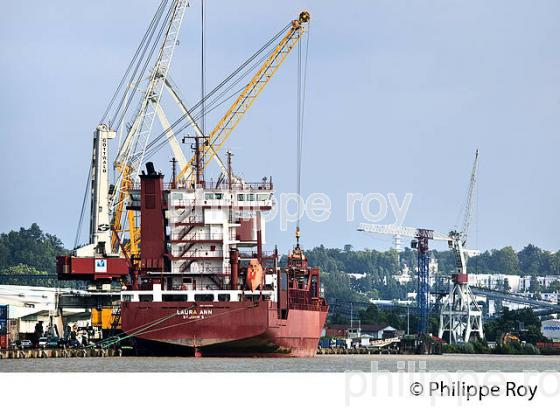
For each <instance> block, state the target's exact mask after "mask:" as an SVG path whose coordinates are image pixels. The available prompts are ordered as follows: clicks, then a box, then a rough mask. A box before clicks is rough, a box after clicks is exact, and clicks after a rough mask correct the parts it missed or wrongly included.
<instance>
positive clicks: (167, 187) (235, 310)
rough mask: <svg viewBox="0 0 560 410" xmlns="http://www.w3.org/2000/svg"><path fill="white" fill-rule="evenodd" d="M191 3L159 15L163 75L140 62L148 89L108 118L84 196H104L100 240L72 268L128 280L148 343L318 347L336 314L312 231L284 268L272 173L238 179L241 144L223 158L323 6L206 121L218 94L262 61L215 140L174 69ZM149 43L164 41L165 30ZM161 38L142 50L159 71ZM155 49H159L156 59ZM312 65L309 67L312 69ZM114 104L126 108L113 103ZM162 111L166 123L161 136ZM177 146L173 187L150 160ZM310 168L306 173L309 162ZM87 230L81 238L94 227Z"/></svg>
mask: <svg viewBox="0 0 560 410" xmlns="http://www.w3.org/2000/svg"><path fill="white" fill-rule="evenodd" d="M161 7H162V8H165V7H166V4H165V3H162V5H161ZM187 7H188V2H186V1H185V0H174V1H173V2H171V3H169V8H168V13H167V14H164V13H163V14H162V13H161V10H159V11H158V13H156V17H155V19H156V20H155V21H158V23H157V24H155V23H154V24H153V25H150V27H149V29H148V32H150V31H153V32H157V31H158V30H159V31H160V32H161V33H165V34H164V35H163V38H162V39H161V45H160V49H159V53H158V54H157V57H155V61H154V63H153V66H152V67H153V68H152V70H151V71H150V75H149V76H148V77H147V80H146V79H145V78H144V76H143V75H142V74H141V73H140V72H141V71H143V70H140V71H138V72H139V73H140V74H138V75H137V77H135V78H128V77H127V75H128V74H129V73H132V74H131V76H132V77H134V76H135V75H136V72H137V70H131V71H127V73H126V74H125V77H124V78H123V83H122V84H124V83H130V84H142V85H143V87H140V86H137V87H133V88H141V89H142V90H144V91H140V92H139V93H135V92H130V93H129V92H128V90H124V91H123V90H122V89H121V87H120V86H119V88H118V89H117V93H116V94H115V96H114V97H113V100H111V103H110V104H109V107H108V109H107V112H106V113H105V117H106V118H108V119H109V121H107V122H102V123H101V124H99V125H98V126H97V127H96V130H95V132H94V137H93V154H92V161H91V172H90V174H89V175H90V179H89V181H88V186H87V188H86V196H85V198H84V206H85V201H86V200H87V197H88V195H89V197H90V219H89V222H90V224H89V225H90V233H89V243H88V244H86V245H84V246H81V247H77V248H76V249H75V250H74V251H73V253H72V255H64V256H59V257H58V258H57V272H58V276H59V278H60V279H62V280H64V279H69V280H80V279H82V280H86V281H90V282H91V283H92V285H94V286H96V287H97V288H98V289H104V290H111V288H114V285H115V283H117V282H118V283H120V284H122V286H123V287H124V288H125V290H123V291H122V293H121V294H120V304H119V307H118V309H117V311H116V313H115V315H114V316H115V317H114V318H113V320H112V323H113V324H114V325H115V326H112V327H114V328H115V329H122V332H124V334H126V336H125V337H126V338H134V339H133V340H135V341H136V342H138V343H137V346H138V347H146V348H147V349H148V352H156V351H159V350H166V349H169V348H180V349H183V350H186V351H188V353H189V354H193V355H196V356H200V355H278V354H281V355H289V356H312V355H314V354H315V351H316V349H317V345H318V341H319V337H320V335H321V331H322V328H323V325H324V323H325V319H326V316H327V313H328V306H327V303H326V302H325V299H324V298H323V297H322V296H321V282H320V275H319V270H318V269H316V268H311V267H309V266H308V261H307V259H306V257H305V254H304V252H303V250H302V249H301V247H300V245H299V228H298V229H296V245H295V246H294V248H293V249H292V250H291V251H290V252H289V255H288V258H287V263H286V264H284V266H280V263H279V262H280V261H279V254H278V251H277V250H274V251H273V252H268V253H266V252H264V251H263V245H264V244H265V221H264V217H262V216H261V215H263V213H264V212H267V211H270V210H271V209H272V207H273V184H272V179H271V178H263V179H262V180H261V181H260V182H257V183H248V182H246V181H244V180H243V179H242V178H240V177H238V176H236V174H234V172H233V169H232V164H231V153H230V152H228V160H227V166H226V165H225V164H224V162H223V161H222V160H221V159H220V158H219V156H218V151H219V150H220V148H221V147H222V146H223V145H224V142H225V140H226V139H227V138H228V137H229V136H230V135H231V133H232V132H233V130H234V129H235V127H236V126H237V124H238V123H239V121H240V120H241V118H242V117H243V116H244V115H245V114H246V112H247V111H248V110H249V108H250V107H251V106H252V104H253V103H254V101H255V99H256V98H257V96H258V95H260V93H261V92H262V91H263V89H264V87H265V86H266V85H267V84H268V83H269V81H270V79H271V78H272V76H273V75H274V73H275V72H276V71H277V70H278V68H279V67H280V65H281V64H282V63H283V62H284V61H285V59H286V57H287V56H288V54H290V53H291V51H293V50H294V49H295V47H296V45H297V44H298V43H299V42H300V40H301V38H302V36H303V34H304V32H305V30H306V27H307V24H308V22H309V20H310V14H309V12H307V11H302V12H301V13H300V14H299V15H298V17H297V19H294V20H291V21H290V22H289V23H288V24H287V25H286V26H285V27H284V28H283V29H282V30H281V31H280V32H279V33H277V34H276V35H275V36H274V37H272V39H271V40H269V41H268V42H267V43H266V44H265V46H263V47H262V48H261V49H260V50H259V51H258V52H257V53H255V54H254V55H253V56H252V57H251V58H250V59H249V60H247V61H246V62H245V63H243V64H242V65H241V66H240V67H239V68H238V69H237V70H235V71H234V72H233V73H232V74H231V75H230V76H228V77H227V78H226V80H224V82H222V83H221V84H220V85H219V86H218V87H217V88H216V89H215V90H214V91H212V92H211V93H209V94H208V95H206V96H204V97H203V99H202V107H203V108H201V112H199V115H200V117H204V115H205V111H204V101H205V100H206V99H207V98H208V97H209V96H211V95H212V93H214V92H217V91H216V90H219V89H220V87H223V88H226V90H227V86H229V87H231V86H232V85H230V84H229V83H228V81H230V82H233V84H236V83H237V82H239V81H241V80H244V78H245V76H247V75H248V73H249V72H250V71H251V70H247V69H246V67H248V66H249V67H253V69H256V67H257V66H258V63H260V62H262V66H261V67H260V68H258V69H256V72H255V73H254V75H253V76H252V77H251V78H250V80H249V81H248V82H247V83H246V85H245V86H244V87H243V89H242V90H241V92H240V93H239V95H238V97H237V98H236V99H235V101H234V102H233V104H232V105H231V107H230V108H229V109H228V110H227V111H226V113H225V114H224V115H223V117H222V118H221V119H220V120H219V121H218V122H217V124H216V126H215V127H214V128H213V129H212V131H211V132H210V133H209V134H208V135H206V133H205V132H204V127H203V128H202V129H201V128H199V127H198V125H197V123H196V121H195V119H194V117H193V113H192V112H193V111H192V110H189V109H188V108H187V107H186V105H185V103H184V102H183V101H182V100H181V97H180V96H179V93H178V92H177V91H176V89H175V87H176V86H175V85H174V84H173V82H172V81H170V80H169V78H168V77H167V75H168V70H169V66H170V62H171V59H172V57H173V52H174V49H175V47H176V45H177V44H178V43H179V42H178V33H179V29H180V27H181V22H182V20H183V15H184V13H185V10H186V9H187ZM162 10H163V9H162ZM163 15H165V16H166V17H165V18H163V17H162V16H163ZM158 24H159V26H158ZM158 27H159V29H158ZM146 38H149V39H150V40H149V41H152V40H151V39H152V38H153V39H154V40H153V41H154V42H157V41H159V40H158V37H157V36H153V37H150V36H148V37H146ZM149 41H147V42H143V43H141V45H140V48H141V49H143V50H144V51H146V53H140V54H139V56H141V57H139V58H140V60H138V61H136V60H134V59H133V61H132V62H131V64H132V65H136V66H137V67H141V66H143V67H146V66H147V65H148V64H149V63H150V62H151V61H150V58H152V57H151V55H152V54H151V53H148V50H149V49H155V47H156V45H157V44H156V43H154V44H150V42H149ZM277 41H278V43H277V44H276V45H274V44H275V43H276V42H277ZM143 56H148V57H146V58H147V60H146V61H142V58H144V57H143ZM154 56H156V55H155V54H154ZM259 59H260V61H259ZM302 61H306V59H301V58H300V59H299V63H300V64H302ZM303 71H304V70H302V69H301V67H300V70H298V73H299V76H300V77H301V72H303ZM300 77H298V84H299V83H301V78H300ZM144 81H147V84H144ZM300 89H301V87H300ZM119 90H121V91H122V92H121V94H122V95H121V94H118V93H119ZM164 91H166V92H167V93H169V94H170V96H171V99H172V100H173V101H175V102H176V104H177V106H178V108H179V109H180V110H181V112H183V115H182V116H181V117H180V118H179V119H178V120H177V121H175V122H174V123H173V124H170V123H169V121H168V120H167V117H166V116H165V113H164V112H163V109H162V107H161V104H160V102H161V97H162V94H163V92H164ZM220 92H224V91H223V90H220ZM119 96H120V97H119ZM131 98H132V99H134V98H137V99H138V107H139V108H138V110H137V111H136V112H134V113H132V114H133V115H132V117H131V118H130V121H128V122H125V121H123V119H124V118H125V116H126V115H128V113H127V112H125V111H126V110H128V108H129V107H130V106H132V104H131V103H130V99H131ZM115 101H120V102H119V103H116V102H115ZM113 102H115V104H113ZM300 105H301V104H300ZM111 107H115V108H114V110H113V111H112V108H111ZM196 107H200V104H198V105H196ZM299 108H300V109H301V107H299ZM123 110H124V111H123ZM156 117H157V118H159V121H160V123H161V125H162V128H163V132H162V133H161V134H160V136H159V137H157V138H155V139H154V140H152V141H150V142H149V143H148V139H149V137H150V134H151V130H152V125H153V122H154V119H155V118H156ZM300 118H301V116H298V120H299V119H300ZM181 121H183V122H187V121H188V123H187V125H186V126H189V127H190V128H192V129H193V130H194V133H195V135H196V136H188V135H187V136H186V137H184V138H183V140H185V139H186V138H193V139H194V143H193V145H192V146H191V148H192V150H193V156H192V158H191V159H190V160H189V161H187V159H186V157H185V155H184V153H183V152H182V150H181V146H180V144H179V142H178V141H177V140H176V137H175V135H176V133H178V132H181V131H182V130H183V129H185V127H186V126H184V127H182V128H179V127H180V126H181ZM113 128H114V129H113ZM125 130H126V131H125ZM298 130H301V125H298ZM125 133H126V134H125ZM117 135H118V136H119V138H118V139H117V138H116V137H117ZM298 138H300V131H298ZM115 139H117V140H118V141H119V147H118V151H117V152H116V155H115V161H114V163H113V170H114V175H113V176H114V181H113V182H114V183H113V184H110V183H109V166H108V164H109V146H110V142H111V140H115ZM183 142H184V141H183ZM167 144H168V145H169V146H170V148H171V150H172V152H173V160H172V164H173V165H172V173H171V177H170V178H169V181H168V182H164V175H163V174H162V173H161V172H156V170H155V167H154V165H153V163H152V162H147V163H145V164H144V158H145V156H146V155H153V154H154V152H155V151H156V150H157V149H159V147H161V146H164V145H167ZM298 146H299V144H298ZM300 159H301V156H300V155H298V160H300ZM210 163H215V164H216V165H218V167H219V170H220V174H219V177H218V180H217V182H211V181H207V180H206V179H205V169H206V167H207V166H208V165H209V164H210ZM144 165H145V167H146V168H145V169H144ZM177 165H178V166H179V170H178V169H177ZM297 169H298V178H299V175H300V174H299V169H300V166H298V167H297ZM178 171H179V172H178ZM298 186H299V183H298ZM84 206H83V207H82V212H83V209H84ZM82 216H83V214H82ZM80 220H82V218H80ZM77 231H78V234H77V236H78V235H79V232H80V224H79V225H78V230H77ZM76 242H77V241H76ZM99 298H101V296H99ZM99 298H98V299H96V300H100V299H99ZM109 301H110V303H111V305H109V306H106V305H105V306H100V304H99V303H100V302H98V303H96V304H95V305H94V306H93V307H95V306H97V307H102V308H113V306H112V303H113V301H112V300H109Z"/></svg>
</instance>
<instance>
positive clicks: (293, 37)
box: [111, 11, 310, 256]
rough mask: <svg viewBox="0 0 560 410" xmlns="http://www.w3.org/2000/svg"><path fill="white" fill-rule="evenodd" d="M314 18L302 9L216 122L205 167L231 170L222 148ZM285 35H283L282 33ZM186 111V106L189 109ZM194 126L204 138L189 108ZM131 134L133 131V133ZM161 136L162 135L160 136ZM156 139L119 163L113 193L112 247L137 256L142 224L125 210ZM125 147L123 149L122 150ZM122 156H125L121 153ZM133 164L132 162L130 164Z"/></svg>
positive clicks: (187, 167)
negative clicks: (125, 238)
mask: <svg viewBox="0 0 560 410" xmlns="http://www.w3.org/2000/svg"><path fill="white" fill-rule="evenodd" d="M309 21H310V14H309V12H308V11H302V12H301V13H300V14H299V16H298V18H297V19H296V20H293V21H292V22H291V23H290V24H289V25H288V26H287V27H286V32H285V34H284V35H283V37H282V38H281V40H280V42H279V43H278V44H277V45H276V47H275V48H274V49H273V50H272V52H270V54H269V55H268V56H267V57H266V59H265V60H264V63H263V64H262V66H261V67H260V68H259V69H258V70H257V72H256V73H255V75H254V76H253V77H252V78H251V80H250V81H249V82H248V83H247V85H246V86H245V87H244V88H243V90H242V91H241V92H240V94H239V96H238V97H237V98H236V100H235V102H234V103H233V104H232V105H231V107H230V108H229V109H228V110H227V112H226V113H225V114H224V116H223V117H222V118H221V119H220V121H219V122H218V123H217V124H216V126H215V127H214V128H213V130H212V131H211V132H210V134H209V135H208V136H206V138H205V139H206V141H207V143H205V144H201V146H200V148H199V150H200V151H199V152H200V154H201V158H202V164H203V168H206V167H207V166H208V163H210V162H211V161H212V160H213V159H214V160H215V161H217V163H218V165H219V166H220V168H221V171H222V172H227V170H226V168H225V166H224V164H223V163H222V161H221V160H220V159H219V157H218V155H217V153H218V151H219V150H220V149H221V148H222V146H223V144H224V143H225V141H226V140H227V138H228V137H229V136H230V135H231V133H232V132H233V130H234V129H235V127H236V126H237V125H238V124H239V122H240V121H241V119H242V118H243V116H244V115H245V113H246V112H247V111H248V110H249V108H250V107H251V106H252V104H253V103H254V101H255V100H256V98H257V97H258V96H259V94H260V93H261V92H262V91H263V90H264V88H265V87H266V85H267V84H268V83H269V81H270V79H271V78H272V76H273V75H274V74H275V73H276V71H277V70H278V69H279V68H280V66H281V65H282V63H283V62H284V61H285V60H286V58H287V56H288V55H289V54H290V52H291V51H292V50H293V49H294V48H295V47H296V45H297V44H298V42H299V41H300V39H301V38H302V36H303V34H304V33H305V31H306V24H305V23H308V22H309ZM280 35H281V34H280ZM185 110H186V109H185ZM185 115H188V119H189V121H190V123H191V125H192V126H193V127H194V128H195V131H197V135H198V136H199V137H202V134H201V131H200V129H199V127H198V125H197V124H196V123H195V122H194V120H193V119H192V118H191V117H190V113H189V112H187V111H186V114H185ZM178 122H179V121H177V122H176V123H174V124H173V125H171V126H169V127H168V128H167V129H166V130H165V131H164V132H163V133H162V135H167V134H168V133H170V132H172V131H171V129H172V128H173V127H174V126H176V125H177V123H178ZM134 128H136V124H133V125H132V129H134ZM129 133H130V132H129ZM160 137H161V136H160ZM158 139H159V138H156V140H155V141H153V142H152V143H150V144H147V145H146V148H145V149H144V150H141V152H140V153H137V154H133V155H130V156H129V157H128V161H123V162H122V163H118V164H117V171H118V172H119V174H120V175H119V176H120V178H119V181H118V185H117V187H118V189H116V191H117V192H115V193H113V204H114V206H115V207H114V213H113V219H112V237H111V248H112V249H113V250H114V251H116V250H117V249H119V248H120V247H121V246H123V248H124V249H123V251H124V252H125V253H126V254H128V255H131V256H132V255H137V254H138V253H139V249H140V227H139V224H138V221H137V218H136V217H135V214H134V211H126V210H125V202H126V200H127V196H128V193H129V191H130V190H131V189H132V187H133V185H134V177H135V173H136V172H137V170H138V169H139V165H138V164H139V161H141V160H142V158H144V155H145V154H146V149H150V148H151V147H152V146H153V144H155V143H156V142H157V140H158ZM121 150H122V149H121ZM121 157H122V156H121ZM195 160H196V154H194V155H193V157H192V158H191V159H190V160H189V161H187V162H186V164H185V162H184V161H183V164H181V163H180V165H182V167H181V171H180V173H179V174H178V175H177V178H176V181H177V182H178V183H179V184H181V183H183V182H186V181H192V180H193V179H194V175H193V164H194V162H195ZM128 163H130V165H128ZM122 233H128V241H125V242H124V243H120V240H121V238H120V235H119V234H122Z"/></svg>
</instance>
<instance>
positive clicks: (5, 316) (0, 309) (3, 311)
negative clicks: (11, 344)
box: [0, 305, 8, 320]
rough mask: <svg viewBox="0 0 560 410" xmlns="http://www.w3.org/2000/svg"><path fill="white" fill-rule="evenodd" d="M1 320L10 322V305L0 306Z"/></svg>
mask: <svg viewBox="0 0 560 410" xmlns="http://www.w3.org/2000/svg"><path fill="white" fill-rule="evenodd" d="M0 320H8V305H0Z"/></svg>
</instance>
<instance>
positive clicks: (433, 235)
mask: <svg viewBox="0 0 560 410" xmlns="http://www.w3.org/2000/svg"><path fill="white" fill-rule="evenodd" d="M358 231H362V232H369V233H377V234H380V235H400V236H406V237H409V238H424V237H425V238H427V239H433V240H436V241H449V240H451V237H450V236H449V235H445V234H442V233H439V232H436V231H433V230H431V229H418V228H409V227H406V226H397V225H377V224H366V223H362V224H360V226H359V227H358Z"/></svg>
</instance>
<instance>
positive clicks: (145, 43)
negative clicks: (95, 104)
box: [74, 0, 171, 247]
mask: <svg viewBox="0 0 560 410" xmlns="http://www.w3.org/2000/svg"><path fill="white" fill-rule="evenodd" d="M168 1H169V0H162V1H161V3H160V5H159V7H158V9H157V11H156V13H155V15H154V17H153V18H152V21H151V22H150V25H149V26H148V29H147V30H146V32H145V33H144V36H143V37H142V41H141V42H140V45H139V46H138V48H137V49H136V52H135V53H134V56H133V58H132V60H131V62H130V64H129V66H128V67H127V69H126V71H125V74H124V76H123V77H122V79H121V81H120V83H119V85H118V87H117V90H116V91H115V94H114V95H113V97H112V98H111V100H110V102H109V105H108V106H107V109H106V110H105V113H104V114H103V117H102V118H101V121H100V123H103V122H104V121H105V120H106V119H107V116H108V115H109V112H110V110H111V108H112V106H113V104H114V102H115V100H116V97H117V95H118V94H119V93H120V92H121V90H122V87H123V86H124V84H125V83H126V82H127V78H128V77H129V73H130V70H131V68H132V67H133V66H134V65H135V62H136V65H135V68H134V71H133V73H132V75H131V76H130V79H131V84H133V83H134V84H135V86H134V87H133V91H132V95H131V96H130V98H127V95H126V94H127V93H123V95H122V97H121V99H120V101H119V104H118V106H117V109H116V111H115V113H114V114H113V117H112V118H111V119H109V127H112V125H113V123H114V120H115V118H116V117H117V116H118V114H119V112H120V111H121V109H122V106H123V103H124V101H125V100H126V104H125V107H124V110H123V111H122V113H121V118H120V120H119V122H118V127H117V128H119V127H120V125H121V123H122V120H123V118H124V116H125V114H126V112H127V111H128V107H129V105H130V101H132V99H133V97H134V94H135V93H136V90H137V84H138V83H139V82H140V81H141V79H142V77H143V76H144V72H145V71H146V67H147V65H148V64H149V62H150V60H151V57H152V55H153V51H154V48H155V46H157V44H158V43H159V38H160V37H161V33H162V31H163V28H164V27H165V24H163V25H162V28H161V29H160V32H159V35H158V37H157V38H156V40H155V41H154V42H153V45H152V50H151V52H150V54H149V56H148V58H147V59H146V60H145V63H144V67H143V68H142V70H141V72H140V75H139V76H137V72H138V69H139V67H140V66H141V65H142V61H143V60H144V56H145V54H146V50H147V49H148V48H149V44H150V43H151V42H152V39H153V36H154V33H155V31H156V29H157V26H158V24H159V23H160V21H161V16H162V15H163V11H164V10H165V7H166V5H167V3H168ZM170 13H171V8H170V10H169V11H168V16H169V15H170ZM133 79H136V80H135V81H132V80H133ZM91 179H92V175H91V168H90V169H88V179H87V182H86V186H85V190H84V197H83V199H82V209H81V212H80V218H79V222H78V226H77V229H76V236H75V238H74V247H77V245H78V242H79V240H80V234H81V230H82V225H83V220H84V216H85V210H86V204H87V197H88V191H89V187H90V184H91Z"/></svg>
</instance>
